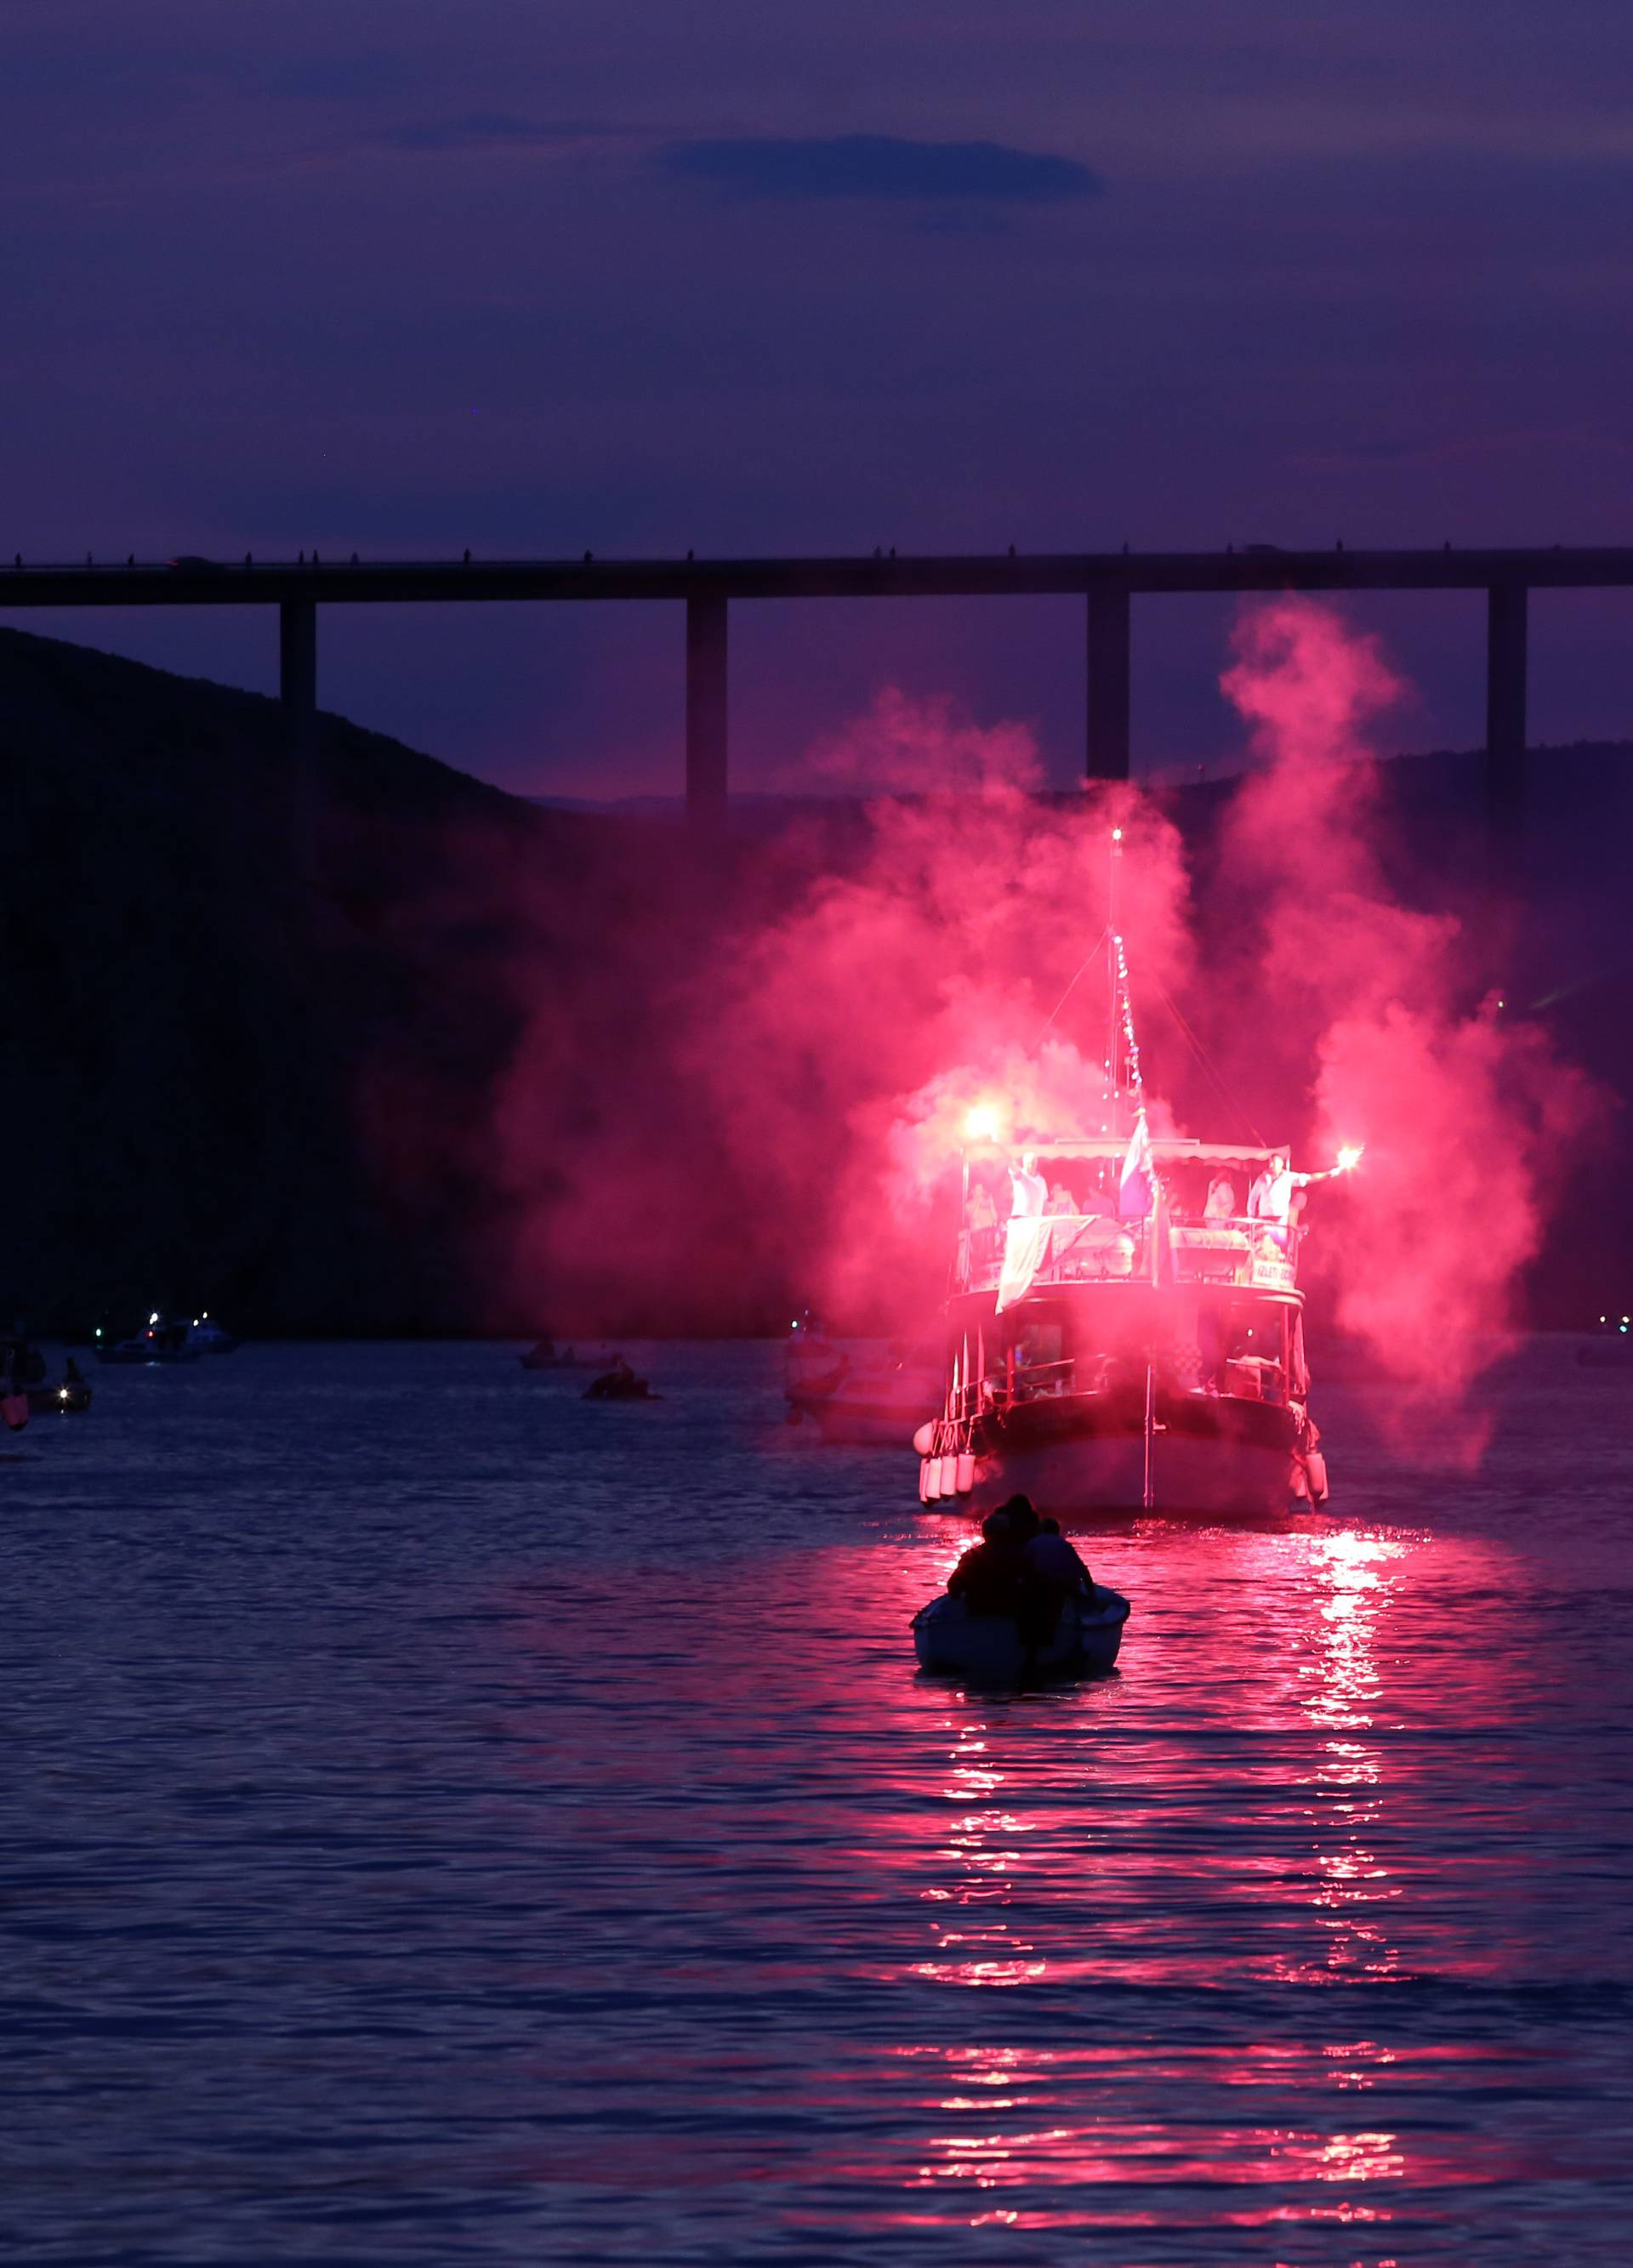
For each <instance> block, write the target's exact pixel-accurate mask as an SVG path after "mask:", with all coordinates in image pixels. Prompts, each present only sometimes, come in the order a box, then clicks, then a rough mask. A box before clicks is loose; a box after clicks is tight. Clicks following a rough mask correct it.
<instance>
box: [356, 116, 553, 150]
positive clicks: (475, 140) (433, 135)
mask: <svg viewBox="0 0 1633 2268" xmlns="http://www.w3.org/2000/svg"><path fill="white" fill-rule="evenodd" d="M595 131H596V129H595V128H593V127H587V126H580V125H573V124H568V123H565V122H556V121H553V120H549V119H537V118H518V117H516V116H515V115H514V114H513V113H511V112H509V111H504V110H475V111H471V112H469V113H468V114H467V115H465V116H464V117H462V118H423V119H413V120H410V121H409V122H406V123H405V124H403V125H401V126H393V127H388V129H386V131H385V132H384V133H383V134H382V135H381V137H380V138H381V141H382V142H384V143H386V144H388V145H389V146H390V147H391V148H393V149H396V150H427V151H437V150H470V149H481V148H484V147H486V148H489V149H506V148H509V149H526V148H527V147H528V146H529V145H530V144H533V145H537V144H545V145H550V144H561V143H563V142H576V141H581V140H585V139H587V138H592V137H593V136H595Z"/></svg>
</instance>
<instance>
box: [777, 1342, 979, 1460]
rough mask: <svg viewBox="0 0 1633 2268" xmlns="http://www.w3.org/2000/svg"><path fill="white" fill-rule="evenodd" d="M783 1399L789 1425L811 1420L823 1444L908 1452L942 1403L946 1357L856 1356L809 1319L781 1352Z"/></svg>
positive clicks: (899, 1350) (912, 1353)
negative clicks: (919, 1429) (915, 1431)
mask: <svg viewBox="0 0 1633 2268" xmlns="http://www.w3.org/2000/svg"><path fill="white" fill-rule="evenodd" d="M783 1392H784V1395H785V1396H786V1398H787V1404H788V1423H789V1424H790V1425H798V1424H799V1422H800V1420H801V1418H811V1419H813V1420H814V1421H815V1423H816V1424H817V1425H818V1426H820V1427H821V1429H822V1437H823V1440H824V1441H841V1442H846V1443H858V1442H877V1443H880V1444H882V1445H884V1446H887V1447H890V1448H893V1449H900V1448H905V1447H907V1445H908V1444H909V1443H910V1442H911V1441H912V1440H913V1429H914V1427H915V1426H916V1425H919V1424H920V1422H921V1420H923V1419H924V1418H929V1417H932V1416H934V1414H935V1410H936V1407H937V1405H938V1403H940V1402H941V1400H942V1350H941V1347H940V1345H939V1344H934V1345H932V1344H920V1345H917V1346H906V1345H898V1346H894V1347H892V1348H891V1349H890V1351H889V1353H888V1354H884V1353H880V1352H878V1351H866V1352H864V1351H862V1350H861V1349H860V1348H859V1349H857V1350H856V1351H855V1352H854V1353H853V1352H852V1351H851V1350H850V1349H848V1348H845V1347H840V1346H836V1345H835V1344H833V1342H832V1341H831V1339H830V1338H829V1337H827V1335H826V1334H825V1333H824V1330H823V1329H822V1326H821V1325H820V1323H818V1322H816V1320H815V1319H814V1318H813V1317H812V1316H811V1315H810V1314H809V1312H807V1313H806V1314H802V1315H800V1316H798V1317H797V1318H796V1319H795V1321H794V1327H793V1329H791V1330H790V1332H789V1334H788V1338H787V1345H786V1346H785V1348H784V1351H783Z"/></svg>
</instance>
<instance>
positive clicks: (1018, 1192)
mask: <svg viewBox="0 0 1633 2268" xmlns="http://www.w3.org/2000/svg"><path fill="white" fill-rule="evenodd" d="M1009 1190H1010V1198H1009V1218H1010V1219H1011V1220H1037V1219H1041V1217H1042V1214H1043V1209H1044V1207H1045V1205H1046V1204H1047V1203H1048V1200H1049V1184H1048V1182H1046V1181H1045V1179H1044V1177H1043V1175H1041V1174H1034V1173H1029V1172H1028V1171H1027V1169H1026V1167H1024V1166H1011V1167H1010V1168H1009Z"/></svg>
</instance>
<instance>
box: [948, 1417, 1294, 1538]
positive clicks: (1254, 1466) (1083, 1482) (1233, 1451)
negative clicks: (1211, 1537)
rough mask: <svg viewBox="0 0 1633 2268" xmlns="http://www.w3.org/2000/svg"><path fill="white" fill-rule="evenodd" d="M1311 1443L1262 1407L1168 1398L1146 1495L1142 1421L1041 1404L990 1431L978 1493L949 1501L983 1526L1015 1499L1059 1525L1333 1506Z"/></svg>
mask: <svg viewBox="0 0 1633 2268" xmlns="http://www.w3.org/2000/svg"><path fill="white" fill-rule="evenodd" d="M1304 1438H1305V1437H1304V1434H1303V1433H1301V1430H1300V1426H1299V1424H1298V1421H1297V1420H1296V1419H1295V1418H1294V1417H1293V1415H1292V1413H1291V1412H1289V1411H1288V1410H1284V1409H1281V1408H1276V1407H1273V1406H1271V1405H1269V1404H1267V1403H1253V1402H1239V1401H1235V1400H1232V1399H1231V1398H1230V1397H1224V1396H1213V1395H1177V1396H1168V1395H1164V1397H1163V1398H1162V1403H1161V1408H1160V1416H1159V1422H1158V1424H1157V1426H1156V1430H1155V1432H1153V1434H1152V1437H1151V1441H1150V1455H1149V1484H1148V1469H1147V1445H1146V1432H1145V1426H1144V1424H1143V1419H1142V1413H1137V1412H1136V1411H1135V1410H1134V1409H1133V1408H1131V1407H1128V1406H1127V1405H1126V1404H1124V1405H1117V1404H1112V1405H1110V1406H1107V1405H1103V1404H1101V1403H1098V1402H1097V1399H1096V1398H1094V1397H1083V1399H1081V1400H1079V1401H1077V1402H1075V1403H1070V1402H1060V1403H1053V1404H1050V1403H1034V1404H1032V1405H1031V1406H1030V1407H1028V1408H1025V1409H1023V1410H1018V1411H1016V1412H1015V1413H1013V1414H1012V1415H1011V1417H1010V1418H1009V1420H1008V1421H1007V1422H1005V1423H1003V1424H1001V1425H986V1426H985V1427H983V1428H982V1429H981V1431H980V1433H979V1437H978V1439H977V1440H976V1441H975V1443H974V1448H975V1456H974V1462H973V1469H972V1473H971V1479H972V1486H971V1488H970V1489H969V1490H968V1491H965V1492H964V1493H962V1494H959V1495H957V1496H956V1497H953V1498H952V1499H950V1500H951V1501H953V1502H956V1503H957V1504H960V1505H963V1506H966V1507H967V1508H968V1510H969V1512H970V1514H971V1516H972V1518H973V1519H977V1520H980V1519H983V1518H985V1516H986V1513H989V1512H994V1511H996V1510H997V1508H998V1506H1000V1505H1001V1504H1003V1503H1004V1502H1006V1501H1007V1499H1009V1498H1010V1497H1012V1496H1016V1495H1019V1496H1025V1497H1030V1498H1031V1502H1032V1504H1033V1506H1035V1507H1036V1509H1037V1510H1038V1513H1052V1514H1053V1515H1054V1516H1055V1517H1056V1518H1057V1519H1066V1518H1070V1517H1073V1516H1083V1515H1089V1514H1094V1513H1108V1512H1111V1513H1139V1512H1156V1513H1178V1514H1185V1515H1190V1516H1193V1517H1195V1516H1201V1517H1202V1518H1213V1519H1218V1518H1227V1519H1231V1518H1233V1519H1245V1518H1255V1517H1258V1518H1262V1517H1264V1516H1267V1515H1270V1514H1277V1513H1284V1512H1285V1511H1286V1510H1287V1509H1288V1507H1289V1505H1290V1504H1292V1503H1295V1502H1297V1501H1298V1500H1300V1499H1303V1500H1304V1501H1307V1502H1312V1503H1316V1504H1319V1503H1320V1502H1322V1501H1323V1500H1324V1499H1325V1497H1326V1466H1325V1462H1324V1461H1323V1460H1322V1459H1321V1457H1320V1454H1319V1450H1317V1449H1316V1448H1315V1447H1314V1445H1313V1439H1311V1440H1310V1442H1309V1447H1308V1449H1307V1450H1306V1448H1305V1447H1304V1446H1303V1444H1304ZM944 1467H945V1461H943V1470H944ZM942 1500H943V1501H946V1500H948V1499H947V1495H946V1491H942Z"/></svg>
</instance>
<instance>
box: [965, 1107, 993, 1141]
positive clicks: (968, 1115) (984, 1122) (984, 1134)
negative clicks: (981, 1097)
mask: <svg viewBox="0 0 1633 2268" xmlns="http://www.w3.org/2000/svg"><path fill="white" fill-rule="evenodd" d="M964 1132H965V1133H966V1134H967V1135H968V1136H969V1138H970V1139H971V1141H972V1142H995V1141H996V1140H997V1139H998V1111H997V1108H996V1106H995V1105H994V1104H993V1103H990V1102H978V1103H977V1104H976V1106H975V1108H974V1109H973V1110H970V1111H966V1112H965V1114H964Z"/></svg>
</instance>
